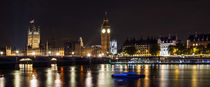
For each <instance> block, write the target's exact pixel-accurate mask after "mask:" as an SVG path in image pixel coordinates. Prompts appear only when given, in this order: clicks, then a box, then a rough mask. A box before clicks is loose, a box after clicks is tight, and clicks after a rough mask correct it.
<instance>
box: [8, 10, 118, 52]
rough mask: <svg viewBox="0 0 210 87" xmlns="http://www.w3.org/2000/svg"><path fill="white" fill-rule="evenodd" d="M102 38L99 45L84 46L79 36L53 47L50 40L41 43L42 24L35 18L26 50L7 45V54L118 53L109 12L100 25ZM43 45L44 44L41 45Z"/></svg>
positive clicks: (28, 33)
mask: <svg viewBox="0 0 210 87" xmlns="http://www.w3.org/2000/svg"><path fill="white" fill-rule="evenodd" d="M100 31H101V36H100V37H101V38H100V40H101V41H100V42H101V43H100V44H99V45H92V46H86V47H84V45H83V44H84V43H83V40H82V37H79V39H78V40H77V41H67V42H65V43H64V46H63V47H61V48H52V47H50V46H49V42H48V41H46V42H45V44H44V45H43V44H41V43H40V42H41V32H40V26H36V24H35V20H34V19H33V20H31V21H30V23H29V26H28V32H27V44H26V47H25V50H24V51H18V52H17V50H16V51H12V49H11V48H10V47H6V51H5V54H6V55H7V56H16V55H17V53H18V55H25V56H64V55H75V56H87V55H91V56H98V55H99V56H107V55H110V54H112V53H113V54H116V53H117V52H116V51H117V43H116V41H113V42H112V41H111V26H110V24H109V20H108V14H107V12H105V16H104V19H103V22H102V24H101V27H100ZM41 45H42V46H41Z"/></svg>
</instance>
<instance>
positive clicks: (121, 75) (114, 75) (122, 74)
mask: <svg viewBox="0 0 210 87" xmlns="http://www.w3.org/2000/svg"><path fill="white" fill-rule="evenodd" d="M112 77H113V78H144V77H145V75H137V74H136V73H134V72H127V73H121V74H118V73H116V74H113V75H112Z"/></svg>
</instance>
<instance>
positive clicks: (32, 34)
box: [26, 22, 40, 56]
mask: <svg viewBox="0 0 210 87" xmlns="http://www.w3.org/2000/svg"><path fill="white" fill-rule="evenodd" d="M39 45H40V28H39V27H36V26H35V25H34V22H30V26H29V28H28V37H27V48H26V51H27V52H26V55H28V56H32V55H33V56H35V55H40V47H39Z"/></svg>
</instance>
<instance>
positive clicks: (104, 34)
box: [101, 12, 111, 53]
mask: <svg viewBox="0 0 210 87" xmlns="http://www.w3.org/2000/svg"><path fill="white" fill-rule="evenodd" d="M110 33H111V26H110V25H109V20H108V17H107V12H106V13H105V18H104V21H103V24H102V26H101V49H102V51H103V53H109V52H110V38H111V37H110Z"/></svg>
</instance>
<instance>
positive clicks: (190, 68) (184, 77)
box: [0, 64, 210, 87]
mask: <svg viewBox="0 0 210 87" xmlns="http://www.w3.org/2000/svg"><path fill="white" fill-rule="evenodd" d="M19 67H20V69H18V70H5V69H4V70H0V87H153V86H154V87H209V86H210V65H141V64H139V65H126V64H124V65H123V64H121V65H110V64H101V65H75V66H65V67H58V66H56V65H51V67H48V68H46V67H45V68H33V67H32V65H30V64H28V65H23V64H21V65H19ZM119 72H136V73H137V74H145V75H146V77H145V78H142V79H114V78H112V77H111V75H112V74H113V73H119Z"/></svg>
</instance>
